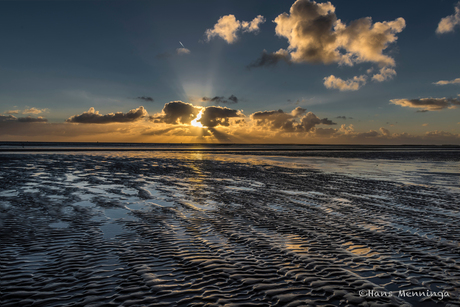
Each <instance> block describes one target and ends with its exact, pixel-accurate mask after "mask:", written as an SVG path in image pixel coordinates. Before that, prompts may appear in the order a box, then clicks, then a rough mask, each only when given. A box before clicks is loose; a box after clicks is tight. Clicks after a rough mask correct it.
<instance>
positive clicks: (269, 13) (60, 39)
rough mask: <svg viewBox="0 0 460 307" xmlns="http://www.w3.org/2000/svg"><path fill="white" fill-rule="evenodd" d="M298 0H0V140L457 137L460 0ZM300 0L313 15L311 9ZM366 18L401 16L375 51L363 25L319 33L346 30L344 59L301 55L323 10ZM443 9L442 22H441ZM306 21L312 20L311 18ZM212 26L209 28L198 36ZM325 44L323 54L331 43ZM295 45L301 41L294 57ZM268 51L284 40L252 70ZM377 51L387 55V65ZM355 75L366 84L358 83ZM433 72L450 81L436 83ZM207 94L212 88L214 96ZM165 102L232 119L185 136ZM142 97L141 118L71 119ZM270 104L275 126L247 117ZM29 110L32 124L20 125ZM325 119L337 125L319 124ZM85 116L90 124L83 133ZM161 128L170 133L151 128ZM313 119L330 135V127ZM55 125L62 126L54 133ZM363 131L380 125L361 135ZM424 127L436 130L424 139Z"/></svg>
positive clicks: (344, 21)
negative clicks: (226, 22) (226, 21)
mask: <svg viewBox="0 0 460 307" xmlns="http://www.w3.org/2000/svg"><path fill="white" fill-rule="evenodd" d="M294 2H295V1H253V0H251V1H174V2H171V1H165V2H160V1H31V2H28V1H6V2H0V22H1V24H2V25H1V27H0V37H2V48H0V102H1V109H0V114H1V116H3V117H1V118H2V122H1V124H0V139H2V140H87V141H93V140H96V139H100V138H106V139H110V140H121V141H146V142H147V141H152V142H153V141H162V142H168V141H171V142H177V141H190V142H198V141H200V142H201V141H203V142H204V141H205V142H217V141H223V139H218V138H216V135H215V134H214V133H213V132H212V131H213V130H212V129H217V130H219V129H220V131H221V132H223V133H226V135H227V136H228V137H227V138H226V139H225V140H226V141H232V142H280V140H288V141H289V142H294V143H297V142H298V143H318V142H319V143H321V142H326V143H334V142H335V143H407V142H409V143H427V142H428V143H433V142H435V143H436V142H438V141H436V135H439V142H441V143H444V142H448V143H460V141H459V135H458V134H459V133H460V124H459V122H460V117H459V110H458V109H456V107H457V105H458V101H459V100H458V99H459V96H458V95H459V94H460V82H455V81H454V80H455V79H456V78H460V72H459V67H460V59H459V56H458V50H460V36H459V35H460V33H459V32H460V21H459V23H458V24H457V23H456V22H457V19H456V18H457V15H456V8H457V9H458V7H460V5H459V4H457V1H423V2H420V1H404V2H401V1H372V2H369V1H343V0H337V1H331V2H330V3H329V4H328V2H321V1H318V2H313V1H308V0H302V1H298V2H299V3H297V5H298V6H297V7H298V8H300V5H303V7H305V8H306V9H305V10H303V11H301V10H300V9H299V13H298V15H295V16H297V17H295V18H294V14H293V12H294V13H296V12H295V10H296V8H295V5H294ZM322 5H324V6H322ZM322 7H324V8H326V7H327V8H328V10H329V11H327V12H326V11H322V9H321V8H322ZM293 9H294V11H291V12H290V10H293ZM307 9H308V10H310V11H309V12H310V13H311V12H316V13H318V12H320V16H319V17H318V18H317V19H314V20H313V19H308V18H310V17H308V16H310V15H308V14H310V13H309V12H307ZM315 10H316V11H315ZM283 13H286V16H287V17H286V19H285V20H284V21H283V23H281V21H279V22H274V20H275V19H276V18H277V17H278V16H280V15H281V14H283ZM302 14H304V15H302ZM321 14H322V15H321ZM225 16H234V20H235V21H236V23H234V24H236V25H239V28H238V30H236V31H235V32H234V35H235V39H234V40H233V41H231V42H229V41H227V40H226V39H225V37H224V36H223V32H220V33H218V32H219V30H216V29H217V28H216V25H218V24H219V20H220V18H223V17H225ZM257 16H261V17H262V18H263V20H264V22H259V23H258V24H256V25H255V28H253V29H249V26H247V27H246V28H245V27H244V25H243V24H244V22H245V21H246V22H248V23H249V22H251V21H253V20H254V18H256V17H257ZM449 16H451V17H449ZM365 17H371V18H372V23H371V27H375V23H391V22H399V23H398V24H394V25H393V24H391V26H389V27H390V28H389V29H390V30H388V31H390V32H391V31H393V32H392V33H390V32H388V31H387V32H385V35H387V37H386V38H385V39H386V41H383V43H384V45H385V46H384V47H383V48H382V50H380V51H379V52H376V53H372V54H371V53H365V51H363V50H366V48H368V47H369V46H370V43H369V41H370V40H371V39H382V37H381V35H380V36H379V35H374V36H372V37H371V39H370V38H369V37H367V38H366V37H364V36H363V35H366V31H365V29H364V30H357V32H356V33H355V32H353V33H354V34H353V36H346V35H348V34H346V33H348V32H347V31H348V30H344V31H343V32H340V31H339V30H337V29H338V28H337V29H336V28H333V29H331V30H330V31H329V32H327V31H326V32H324V33H327V35H330V37H333V38H334V39H336V40H339V39H341V38H345V37H346V38H347V39H348V43H347V45H341V46H339V47H337V49H334V50H338V52H339V53H340V57H342V55H344V54H347V55H349V56H350V59H351V61H352V62H351V63H348V64H346V63H344V59H343V58H341V59H334V60H332V61H329V60H328V58H327V57H326V56H325V55H324V54H323V55H320V57H319V60H312V59H311V58H309V57H308V56H307V53H308V52H310V51H311V50H313V49H312V47H311V46H312V45H311V44H313V43H308V42H310V41H311V40H310V38H311V37H313V38H314V37H316V38H315V39H318V37H320V36H315V35H316V32H314V31H316V30H312V29H317V28H318V27H319V26H318V25H320V19H321V18H326V19H327V18H329V19H330V20H332V22H334V27H339V26H340V25H342V26H343V27H344V29H345V28H346V29H351V24H353V23H354V22H356V21H358V22H357V23H359V22H363V18H365ZM448 17H449V18H450V19H448V20H447V21H449V22H450V23H451V24H450V25H448V28H446V29H444V30H442V31H439V30H438V31H437V29H438V27H439V24H440V22H441V20H442V19H443V18H444V19H445V18H448ZM398 18H399V19H398ZM458 18H460V17H458ZM337 20H339V21H337ZM401 20H402V21H401ZM447 21H446V22H447ZM308 22H310V23H311V25H309V26H306V25H305V24H306V23H308ZM281 25H283V26H285V27H287V30H286V31H288V32H289V31H291V32H290V33H295V31H296V29H297V27H299V26H300V27H302V26H304V27H305V28H304V32H302V33H303V34H301V35H300V36H299V35H297V36H296V37H294V36H292V37H291V38H289V37H287V36H283V35H280V33H278V35H277V27H278V26H279V28H280V27H281ZM449 26H451V28H449ZM289 27H290V28H289ZM360 29H362V28H360ZM207 30H208V31H211V32H212V31H214V32H212V33H214V34H213V35H211V36H207V35H206V33H210V32H206V31H207ZM307 30H308V31H307ZM360 31H361V32H360ZM436 31H437V32H436ZM278 32H279V31H278ZM299 33H301V32H299ZM318 33H319V32H318ZM324 33H323V34H324ZM389 33H390V34H389ZM297 34H298V33H297ZM355 34H356V35H355ZM309 35H310V36H311V37H310V36H309ZM318 35H319V34H318ZM382 35H383V34H382ZM391 35H392V36H393V39H391V37H390V36H391ZM180 42H181V43H182V44H183V46H182V45H181V44H180ZM324 42H325V41H321V43H322V44H323V45H322V46H323V47H324V49H321V50H320V51H319V53H321V52H325V51H326V49H327V48H329V47H327V46H326V47H327V48H326V47H325V45H324ZM314 43H316V42H314ZM309 44H310V45H309ZM290 45H291V47H292V48H289V46H290ZM334 46H335V45H334ZM353 46H354V47H353ZM296 47H297V49H296ZM180 48H182V49H183V50H182V51H180V50H179V49H180ZM301 48H304V51H305V50H306V51H305V52H304V53H303V55H302V56H297V55H296V51H299V50H300V49H301ZM353 48H355V49H353ZM264 50H265V52H266V55H268V56H274V53H275V52H277V51H278V50H283V52H284V53H283V59H282V60H279V61H278V62H277V63H276V64H274V65H269V66H265V65H264V66H261V67H252V68H250V69H248V65H250V64H251V63H252V64H254V63H257V60H258V59H259V58H260V57H261V54H262V52H263V51H264ZM299 54H300V52H299ZM360 56H362V58H361V59H360V58H359V57H360ZM380 56H385V57H386V58H390V59H392V61H393V62H392V63H389V62H386V63H383V61H382V60H381V59H378V57H380ZM328 61H329V62H328ZM382 68H385V69H387V72H388V74H387V76H386V77H385V78H383V77H382V78H383V79H384V80H383V81H377V79H376V78H374V76H376V75H377V74H378V73H379V71H380V69H382ZM329 76H334V78H332V79H329V80H330V81H331V83H330V84H329V88H328V87H327V86H326V81H325V80H326V78H328V77H329ZM354 77H356V78H361V79H359V80H361V81H356V80H357V79H355V81H353V80H354V79H353V78H354ZM440 80H445V81H452V82H451V83H449V84H445V85H439V84H438V85H436V84H434V83H435V82H438V81H440ZM232 95H233V96H234V97H236V98H237V102H236V103H235V102H234V101H231V100H230V101H229V100H228V98H229V97H231V96H232ZM139 97H144V98H145V97H150V98H151V99H140V98H139ZM214 97H218V98H219V97H220V98H219V99H214V100H211V99H212V98H214ZM204 98H207V99H204ZM430 98H436V99H438V100H428V99H430ZM404 99H406V100H404ZM440 99H441V100H440ZM442 99H444V100H442ZM449 99H450V100H449ZM150 100H153V101H150ZM172 101H181V102H183V103H184V104H186V103H190V104H192V105H193V106H194V107H200V106H201V107H210V106H216V107H219V108H228V109H232V110H237V111H238V112H239V113H238V114H239V115H236V114H237V113H235V112H233V113H232V114H233V115H231V117H230V118H227V117H226V118H223V117H218V118H220V119H219V120H218V122H219V123H220V124H218V125H216V126H214V127H206V126H205V127H202V128H201V127H200V129H204V130H207V128H210V129H211V130H209V131H204V130H203V132H202V133H201V132H200V133H198V134H197V135H194V134H195V133H194V132H192V131H191V130H194V129H195V127H189V126H190V121H188V120H184V121H181V120H178V121H176V122H173V123H167V122H165V120H164V118H166V117H165V116H167V114H165V113H164V112H165V111H164V108H165V105H166V104H168V103H170V102H172ZM390 101H393V103H391V102H390ZM140 106H143V109H144V110H145V112H144V111H143V112H140V113H139V114H141V113H142V114H141V115H142V116H139V118H132V119H123V120H117V119H113V121H111V120H104V121H103V123H101V122H99V121H98V119H92V120H88V121H87V122H83V121H82V122H78V121H71V120H69V119H70V118H71V117H72V116H78V115H80V114H84V112H86V113H87V112H89V110H90V108H94V110H95V111H94V112H95V113H94V114H96V113H97V112H99V113H97V115H98V116H99V117H100V116H104V115H107V114H109V113H116V112H122V113H123V114H124V115H126V114H128V112H129V111H130V110H139V109H138V108H139V107H140ZM299 107H300V108H301V109H302V110H304V111H302V112H300V113H298V114H299V115H298V116H297V115H295V116H294V115H292V114H293V113H292V114H291V113H290V112H291V111H292V110H294V109H295V108H299ZM279 109H281V110H283V111H284V113H285V114H290V115H286V116H285V115H283V116H284V117H283V120H284V122H283V123H282V124H280V125H278V124H277V123H278V122H277V120H281V119H279V118H278V117H277V116H278V115H279V114H278V115H276V114H275V115H273V114H271V115H270V114H268V113H267V114H266V117H259V120H256V119H255V117H254V116H251V115H252V114H255V113H256V112H261V111H277V110H279ZM27 110H29V112H26V111H27ZM197 110H198V109H197ZM299 110H300V109H299ZM417 111H418V112H417ZM420 111H422V112H420ZM308 112H312V114H313V115H315V119H314V120H313V127H310V126H309V125H307V126H305V125H303V124H302V123H303V122H302V120H303V116H306V114H307V113H308ZM195 113H196V112H195ZM195 113H193V114H190V116H191V117H190V120H191V119H193V118H195V117H196V116H197V114H195ZM208 113H209V114H211V111H209V112H208ZM227 113H228V112H227ZM227 113H226V114H227ZM230 113H231V112H230ZM230 113H228V114H230ZM98 116H96V117H97V118H99V117H98ZM209 116H210V115H209ZM219 116H220V115H219ZM264 116H265V115H264ZM13 117H14V118H13ZM27 117H29V118H32V120H22V122H21V124H20V123H19V122H18V119H19V118H27ZM93 117H94V116H93ZM275 117H276V118H275ZM343 117H345V119H344V118H343ZM36 118H40V119H41V120H34V119H36ZM75 118H76V117H75ZM120 118H121V117H120ZM311 118H313V117H312V116H310V119H311ZM316 118H318V120H317V119H316ZM326 118H327V119H329V120H330V121H332V123H330V122H328V121H326V120H324V121H323V119H326ZM227 119H228V120H229V121H227ZM241 119H244V122H245V124H244V125H245V126H244V125H243V124H242V122H240V120H241ZM305 120H306V119H305ZM234 121H238V123H237V124H234ZM286 124H287V126H289V127H291V126H292V124H293V125H294V126H292V127H294V128H292V127H291V128H286V127H287V126H286ZM343 124H345V125H346V126H345V128H346V127H348V128H349V125H352V127H353V129H352V131H353V132H348V133H346V132H344V131H346V130H345V128H344V129H342V130H340V129H341V128H342V125H343ZM171 125H172V126H171ZM302 125H303V126H302ZM90 126H92V127H93V128H92V130H93V131H94V132H93V133H89V132H85V131H89V130H91V129H90V128H89V127H90ZM169 126H171V127H170V128H174V129H170V130H168V131H167V132H166V133H160V132H161V131H164V130H165V129H169V128H168V127H169ZM243 126H244V127H243ZM18 127H19V128H18ZM263 127H264V129H263ZM283 127H284V128H283ZM381 128H384V129H387V131H389V134H388V133H386V132H382V131H385V130H381ZM321 129H333V130H335V131H332V130H329V132H328V133H327V134H325V132H326V131H325V130H321ZM56 130H59V131H69V132H68V133H67V135H65V133H64V132H62V134H57V133H56V132H55V131H56ZM70 131H71V132H70ZM78 131H81V133H79V132H78ZM120 131H123V132H120ZM155 131H158V133H156V132H155ZM321 131H323V132H321ZM348 131H351V130H348ZM370 131H375V132H376V133H377V134H376V133H373V135H374V136H372V137H371V136H370V135H369V137H364V136H363V134H365V133H369V132H370ZM430 133H431V134H430ZM433 133H434V134H433ZM427 134H430V135H431V136H432V137H431V138H429V139H427V137H426V136H427ZM104 135H105V137H104Z"/></svg>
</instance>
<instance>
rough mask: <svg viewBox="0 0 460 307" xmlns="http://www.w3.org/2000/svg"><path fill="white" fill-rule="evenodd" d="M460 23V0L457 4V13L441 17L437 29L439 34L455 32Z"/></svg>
mask: <svg viewBox="0 0 460 307" xmlns="http://www.w3.org/2000/svg"><path fill="white" fill-rule="evenodd" d="M458 25H460V2H458V3H457V5H456V6H455V14H453V15H449V16H447V17H444V18H442V19H441V21H440V22H439V24H438V28H437V29H436V33H437V34H444V33H449V32H453V31H454V28H455V27H456V26H458Z"/></svg>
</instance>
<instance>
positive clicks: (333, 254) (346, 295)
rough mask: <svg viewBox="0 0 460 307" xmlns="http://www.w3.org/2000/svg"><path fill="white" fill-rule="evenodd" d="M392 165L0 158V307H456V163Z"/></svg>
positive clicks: (441, 159) (387, 159)
mask: <svg viewBox="0 0 460 307" xmlns="http://www.w3.org/2000/svg"><path fill="white" fill-rule="evenodd" d="M395 155H396V156H398V154H395V153H394V152H390V153H386V154H385V153H379V156H378V157H367V158H365V159H360V158H357V157H343V156H340V155H339V156H337V155H336V154H334V155H327V154H323V155H315V156H311V155H310V156H309V157H305V156H303V155H302V154H301V153H292V152H291V153H286V154H284V155H283V154H282V153H276V154H272V155H270V153H267V152H265V153H261V154H258V155H254V154H253V153H241V152H240V153H239V154H229V153H227V154H222V153H219V154H213V153H203V152H177V153H168V152H156V153H155V152H105V153H89V152H88V153H85V152H78V153H74V154H68V153H34V154H31V153H21V154H7V153H4V154H0V163H1V164H0V172H1V173H0V177H1V180H0V271H1V272H0V306H2V307H4V306H347V305H351V306H411V305H412V306H460V298H459V291H460V190H459V178H460V172H459V166H460V164H459V162H458V158H452V157H458V156H457V155H452V154H451V153H449V154H448V155H449V157H451V158H446V157H445V156H443V155H442V154H441V155H436V154H433V157H434V158H433V157H432V156H429V157H428V158H426V157H425V159H423V157H422V158H421V159H418V160H414V159H408V157H409V156H404V155H403V157H402V158H401V159H399V158H398V159H395V158H394V157H395ZM418 158H420V157H418ZM389 293H390V294H389ZM389 295H391V297H389ZM441 295H442V297H441Z"/></svg>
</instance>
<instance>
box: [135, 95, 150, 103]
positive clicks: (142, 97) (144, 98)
mask: <svg viewBox="0 0 460 307" xmlns="http://www.w3.org/2000/svg"><path fill="white" fill-rule="evenodd" d="M136 99H140V100H144V101H149V102H153V98H152V97H148V96H147V97H146V96H140V97H137V98H136Z"/></svg>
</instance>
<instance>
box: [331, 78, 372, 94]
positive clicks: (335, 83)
mask: <svg viewBox="0 0 460 307" xmlns="http://www.w3.org/2000/svg"><path fill="white" fill-rule="evenodd" d="M366 81H367V76H365V75H361V76H359V77H358V76H355V77H353V78H352V79H348V80H342V79H340V78H337V77H336V76H334V75H330V76H329V77H326V78H324V86H325V87H327V88H335V89H338V90H340V91H357V90H358V89H359V88H360V87H361V86H363V85H365V84H366Z"/></svg>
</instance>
